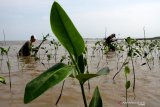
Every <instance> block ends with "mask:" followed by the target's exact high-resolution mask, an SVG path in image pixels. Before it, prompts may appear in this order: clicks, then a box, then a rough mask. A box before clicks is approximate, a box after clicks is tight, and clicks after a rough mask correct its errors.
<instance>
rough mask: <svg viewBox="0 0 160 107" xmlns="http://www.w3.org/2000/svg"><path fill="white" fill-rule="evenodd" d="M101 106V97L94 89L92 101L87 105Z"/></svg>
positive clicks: (91, 106)
mask: <svg viewBox="0 0 160 107" xmlns="http://www.w3.org/2000/svg"><path fill="white" fill-rule="evenodd" d="M102 106H103V104H102V99H101V95H100V93H99V89H98V87H96V89H95V91H94V95H93V97H92V100H91V102H90V104H89V107H102Z"/></svg>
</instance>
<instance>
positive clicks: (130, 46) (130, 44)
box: [113, 37, 140, 97]
mask: <svg viewBox="0 0 160 107" xmlns="http://www.w3.org/2000/svg"><path fill="white" fill-rule="evenodd" d="M125 42H126V48H127V56H126V59H125V61H124V62H123V64H122V66H121V68H120V70H119V71H118V72H117V73H116V74H115V75H114V77H113V80H114V79H115V77H116V75H117V74H118V73H119V72H120V71H121V69H122V68H123V66H124V65H126V64H127V63H129V61H130V60H131V64H132V70H133V93H134V97H135V78H136V77H135V76H136V75H135V68H134V63H133V58H134V57H135V56H139V55H140V52H139V51H138V49H136V48H135V47H134V46H135V43H136V42H137V41H136V40H134V39H132V38H130V37H127V38H126V39H125ZM128 58H130V59H128ZM127 59H128V61H127Z"/></svg>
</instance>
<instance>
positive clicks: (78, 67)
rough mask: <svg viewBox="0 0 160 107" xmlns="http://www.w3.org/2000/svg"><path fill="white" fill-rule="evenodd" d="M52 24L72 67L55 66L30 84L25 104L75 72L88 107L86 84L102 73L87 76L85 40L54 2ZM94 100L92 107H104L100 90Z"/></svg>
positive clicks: (96, 92) (64, 65)
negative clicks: (85, 68)
mask: <svg viewBox="0 0 160 107" xmlns="http://www.w3.org/2000/svg"><path fill="white" fill-rule="evenodd" d="M50 23H51V28H52V31H53V33H54V34H55V36H56V37H57V38H58V40H59V41H60V43H61V44H62V45H63V46H64V47H65V48H66V50H67V51H68V53H69V55H70V58H71V61H72V65H66V64H64V63H58V64H55V65H53V66H52V67H51V68H49V69H48V70H47V71H45V72H44V73H42V74H41V75H39V76H38V77H37V78H35V79H33V80H32V81H31V82H29V83H28V84H27V85H26V88H25V94H24V103H29V102H31V101H32V100H34V99H35V98H37V97H39V96H40V95H41V94H42V93H44V92H45V91H46V90H48V89H49V88H50V87H52V86H55V85H56V84H58V83H60V82H62V81H63V80H65V79H66V78H67V77H68V76H70V75H71V74H72V75H73V72H74V75H73V76H74V77H75V78H76V79H78V81H79V84H80V87H81V91H82V97H83V101H84V106H85V107H87V106H88V104H87V100H86V95H85V91H84V83H85V82H86V81H88V80H89V79H91V78H93V77H96V76H99V75H101V73H100V72H101V71H99V72H98V73H97V74H86V73H85V72H84V71H85V70H84V63H83V61H84V60H83V52H84V51H85V44H84V41H83V38H82V37H81V35H80V34H79V32H78V31H77V29H76V28H75V26H74V25H73V23H72V21H71V20H70V18H69V17H68V15H67V14H66V12H65V11H64V10H63V8H62V7H61V6H60V5H59V4H58V3H57V2H54V3H53V5H52V8H51V15H50ZM106 72H107V73H108V72H109V71H108V70H106ZM40 84H41V85H40ZM95 96H98V99H94V98H95ZM92 99H94V100H91V103H90V106H92V107H96V106H95V104H96V105H97V104H98V105H100V106H99V107H102V101H101V100H100V99H101V96H100V94H99V91H98V88H96V89H95V93H94V95H93V98H92ZM93 102H94V103H93Z"/></svg>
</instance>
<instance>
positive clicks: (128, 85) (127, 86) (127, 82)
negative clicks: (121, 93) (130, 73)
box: [126, 81, 131, 89]
mask: <svg viewBox="0 0 160 107" xmlns="http://www.w3.org/2000/svg"><path fill="white" fill-rule="evenodd" d="M130 84H131V83H130V81H126V89H128V88H129V87H130Z"/></svg>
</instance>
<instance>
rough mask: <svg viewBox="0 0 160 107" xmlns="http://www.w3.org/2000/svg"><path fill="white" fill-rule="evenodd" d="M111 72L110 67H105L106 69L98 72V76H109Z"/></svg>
mask: <svg viewBox="0 0 160 107" xmlns="http://www.w3.org/2000/svg"><path fill="white" fill-rule="evenodd" d="M109 72H110V70H109V68H108V67H104V68H102V69H100V70H99V71H98V72H97V74H98V75H107V74H109Z"/></svg>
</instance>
